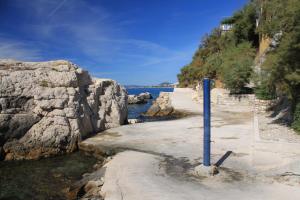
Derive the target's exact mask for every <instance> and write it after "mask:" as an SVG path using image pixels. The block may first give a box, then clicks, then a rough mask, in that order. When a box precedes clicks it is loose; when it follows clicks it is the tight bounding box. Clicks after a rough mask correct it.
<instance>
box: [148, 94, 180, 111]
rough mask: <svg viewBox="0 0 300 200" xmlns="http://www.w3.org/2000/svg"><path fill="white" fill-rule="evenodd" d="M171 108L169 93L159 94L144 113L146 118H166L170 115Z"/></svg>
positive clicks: (172, 109)
mask: <svg viewBox="0 0 300 200" xmlns="http://www.w3.org/2000/svg"><path fill="white" fill-rule="evenodd" d="M173 111H174V108H173V107H172V104H171V100H170V93H169V92H161V93H160V94H159V97H158V98H157V99H156V100H155V101H154V102H153V104H152V106H151V107H150V108H149V109H148V111H147V112H146V114H145V115H146V116H151V117H154V116H167V115H170V114H172V113H173Z"/></svg>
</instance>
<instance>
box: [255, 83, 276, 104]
mask: <svg viewBox="0 0 300 200" xmlns="http://www.w3.org/2000/svg"><path fill="white" fill-rule="evenodd" d="M254 93H255V96H256V98H258V99H262V100H271V99H275V98H276V91H275V88H274V86H273V85H270V84H268V83H267V81H264V80H261V81H260V84H258V86H256V88H255V89H254Z"/></svg>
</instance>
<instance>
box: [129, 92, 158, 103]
mask: <svg viewBox="0 0 300 200" xmlns="http://www.w3.org/2000/svg"><path fill="white" fill-rule="evenodd" d="M152 98H153V97H152V95H151V94H150V93H149V92H144V93H141V94H139V95H128V104H144V103H147V102H148V99H152Z"/></svg>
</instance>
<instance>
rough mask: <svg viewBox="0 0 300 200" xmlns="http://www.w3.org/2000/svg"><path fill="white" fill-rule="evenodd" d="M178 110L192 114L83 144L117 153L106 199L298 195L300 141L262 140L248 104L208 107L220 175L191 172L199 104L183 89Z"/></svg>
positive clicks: (109, 167) (198, 151) (175, 100)
mask: <svg viewBox="0 0 300 200" xmlns="http://www.w3.org/2000/svg"><path fill="white" fill-rule="evenodd" d="M171 100H172V104H173V106H174V107H175V109H177V110H184V111H188V112H193V113H195V115H192V116H190V117H186V118H183V119H178V120H172V121H158V122H147V123H141V124H132V125H127V126H122V127H118V128H113V129H110V130H108V131H105V132H103V133H99V134H98V135H96V136H95V137H92V138H89V139H87V140H85V141H83V142H82V143H81V144H80V146H81V147H82V148H85V149H86V148H90V149H93V151H102V152H103V151H116V152H119V153H117V154H116V155H115V156H114V157H113V159H112V160H111V161H110V162H109V163H107V164H106V166H105V167H106V174H105V183H104V186H103V187H102V191H101V192H102V195H103V196H104V197H105V199H106V200H119V199H127V200H141V199H143V200H157V199H160V200H177V199H178V200H179V199H187V200H193V199H195V200H196V199H197V200H199V199H249V200H250V199H251V200H252V199H264V200H265V199H270V200H274V199H275V200H277V199H278V200H279V199H293V198H297V197H298V196H299V195H300V144H299V143H290V142H289V143H284V142H276V141H275V142H274V141H267V140H263V139H261V138H260V137H259V134H258V133H257V131H258V128H257V127H258V126H259V122H258V121H257V120H255V119H256V118H255V117H254V116H253V113H252V108H251V107H247V106H219V105H214V106H213V107H212V130H211V131H212V163H216V162H217V161H218V160H219V159H220V158H221V157H222V156H223V155H224V154H225V153H226V152H227V151H232V153H231V154H230V156H229V157H228V158H227V159H226V160H225V161H224V163H222V165H221V167H220V169H219V171H220V173H219V174H218V175H216V176H213V177H194V176H193V175H192V173H191V171H192V170H193V168H194V167H195V166H196V165H199V164H200V163H201V161H202V139H203V138H202V134H203V133H202V132H203V129H202V122H203V118H202V105H200V104H197V103H195V102H193V101H192V94H191V91H190V90H188V89H179V90H175V92H174V93H172V95H171Z"/></svg>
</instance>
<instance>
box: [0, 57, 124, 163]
mask: <svg viewBox="0 0 300 200" xmlns="http://www.w3.org/2000/svg"><path fill="white" fill-rule="evenodd" d="M126 121H127V93H126V91H125V89H123V88H122V87H121V86H120V85H118V84H117V83H116V82H115V81H113V80H108V79H94V78H91V77H90V75H89V74H88V72H86V71H84V70H82V69H81V68H79V67H78V66H76V65H74V64H72V63H70V62H68V61H49V62H17V61H11V60H0V153H1V152H2V156H3V157H4V158H5V159H6V160H11V159H37V158H40V157H48V156H51V155H56V154H61V153H66V152H72V151H73V150H75V149H76V148H77V143H78V142H79V141H80V140H81V138H85V137H88V136H89V135H90V134H92V133H96V132H98V131H101V130H104V129H107V128H111V127H116V126H119V125H121V124H124V123H125V122H126Z"/></svg>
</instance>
